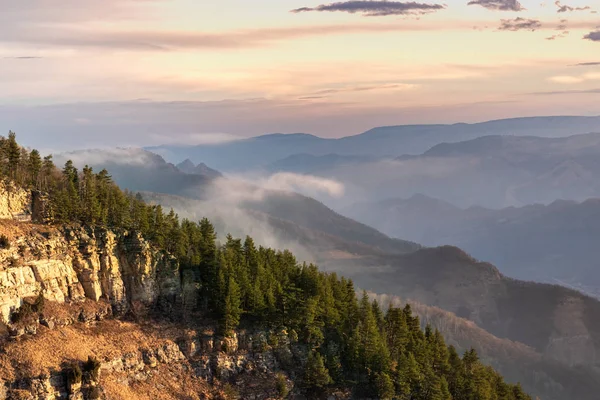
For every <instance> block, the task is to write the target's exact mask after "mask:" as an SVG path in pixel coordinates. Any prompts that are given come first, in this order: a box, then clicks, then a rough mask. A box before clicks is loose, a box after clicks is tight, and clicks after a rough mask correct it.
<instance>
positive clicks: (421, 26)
mask: <svg viewBox="0 0 600 400" xmlns="http://www.w3.org/2000/svg"><path fill="white" fill-rule="evenodd" d="M469 27H470V24H469V23H467V22H462V21H453V22H449V23H447V24H446V25H444V26H440V25H439V24H433V23H432V24H425V23H410V22H406V23H402V24H399V23H389V24H381V23H377V24H375V23H370V24H365V23H360V24H343V25H342V24H331V25H316V26H314V25H313V26H301V27H286V28H268V29H266V28H259V29H245V30H233V31H225V32H218V33H217V32H199V31H178V30H174V31H165V30H162V31H159V30H157V31H153V30H136V31H132V30H112V31H109V30H103V29H91V28H89V29H88V28H81V27H79V28H74V27H68V28H67V27H62V26H61V27H53V28H52V29H47V28H44V27H40V28H36V29H25V30H21V31H11V32H1V31H0V33H2V34H0V43H3V42H4V43H16V44H30V45H35V46H36V47H37V46H51V47H63V48H106V49H111V50H125V51H152V52H165V51H175V50H180V49H238V48H250V47H258V46H265V45H269V44H273V43H279V42H282V41H284V40H287V39H295V38H303V37H310V36H321V35H340V34H357V33H386V32H415V31H432V30H433V31H435V30H447V29H459V30H460V29H469Z"/></svg>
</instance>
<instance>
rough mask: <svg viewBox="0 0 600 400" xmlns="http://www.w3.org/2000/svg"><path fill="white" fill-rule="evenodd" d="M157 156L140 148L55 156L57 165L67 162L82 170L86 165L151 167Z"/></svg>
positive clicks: (88, 151) (83, 151)
mask: <svg viewBox="0 0 600 400" xmlns="http://www.w3.org/2000/svg"><path fill="white" fill-rule="evenodd" d="M154 158H155V155H154V154H152V153H150V152H148V151H145V150H142V149H140V148H134V147H130V148H120V147H109V148H103V149H90V150H77V151H71V152H66V153H59V154H55V155H54V161H55V163H56V164H57V165H62V164H63V163H65V162H66V161H67V160H71V161H73V163H74V164H75V165H76V166H77V167H79V168H81V167H83V166H84V165H104V164H119V165H138V166H141V165H150V164H152V162H153V160H154Z"/></svg>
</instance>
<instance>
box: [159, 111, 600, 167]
mask: <svg viewBox="0 0 600 400" xmlns="http://www.w3.org/2000/svg"><path fill="white" fill-rule="evenodd" d="M590 132H600V117H534V118H515V119H505V120H497V121H489V122H483V123H477V124H453V125H400V126H389V127H380V128H374V129H371V130H369V131H367V132H364V133H362V134H360V135H356V136H348V137H343V138H340V139H324V138H319V137H316V136H313V135H309V134H303V133H297V134H271V135H264V136H258V137H254V138H250V139H244V140H238V141H233V142H227V143H221V144H210V145H200V146H154V147H149V148H148V150H150V151H152V152H155V153H158V154H161V155H163V156H164V157H165V158H166V159H167V160H170V161H173V162H180V161H181V160H184V159H188V158H189V159H190V160H192V161H193V162H196V163H198V162H205V163H207V164H208V165H211V166H212V167H214V168H217V169H218V170H220V171H226V172H230V171H245V170H248V169H264V168H267V167H268V166H269V165H270V164H272V163H275V162H277V161H278V160H281V159H284V158H287V157H289V156H292V155H296V154H308V155H313V156H323V155H327V154H337V155H339V156H347V155H351V156H374V157H394V156H400V155H403V154H413V155H414V154H421V153H423V152H425V151H427V150H428V149H429V148H431V147H433V146H435V145H437V144H439V143H444V142H448V143H451V142H459V141H465V140H470V139H474V138H478V137H481V136H489V135H514V136H540V137H551V138H552V137H562V136H568V135H575V134H581V133H590Z"/></svg>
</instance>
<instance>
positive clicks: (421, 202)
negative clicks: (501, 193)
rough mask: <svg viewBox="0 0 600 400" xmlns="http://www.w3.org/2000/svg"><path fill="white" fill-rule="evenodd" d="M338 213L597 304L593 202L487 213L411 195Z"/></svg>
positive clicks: (597, 228) (599, 211)
mask: <svg viewBox="0 0 600 400" xmlns="http://www.w3.org/2000/svg"><path fill="white" fill-rule="evenodd" d="M344 213H345V214H346V215H349V216H351V217H353V218H357V219H358V220H359V221H362V222H365V223H367V224H369V225H371V226H374V227H376V228H378V229H380V230H381V231H383V232H385V233H387V234H389V235H392V236H396V237H402V238H405V239H408V240H414V241H416V242H419V243H422V244H424V245H427V246H438V245H442V244H451V245H455V246H458V247H460V248H462V249H465V250H466V251H468V252H469V253H470V254H472V255H473V256H474V257H476V258H478V259H482V260H487V261H490V262H492V263H494V264H495V265H497V266H498V267H499V268H500V269H501V271H502V272H503V273H505V274H507V275H509V276H511V277H515V278H519V279H526V280H534V281H538V282H551V283H560V284H563V285H570V286H572V287H575V288H577V289H579V290H584V291H586V292H587V293H590V294H592V295H594V296H598V297H600V273H599V271H598V265H599V263H598V254H597V243H596V242H597V240H596V238H598V237H600V199H589V200H586V201H584V202H581V203H578V202H574V201H564V200H561V201H555V202H553V203H551V204H549V205H541V204H537V205H529V206H525V207H521V208H515V207H509V208H504V209H500V210H492V209H486V208H482V207H470V208H467V209H461V208H458V207H455V206H453V205H451V204H449V203H446V202H444V201H441V200H437V199H432V198H430V197H427V196H423V195H415V196H413V197H411V198H409V199H389V200H385V201H379V202H374V203H361V204H355V205H353V206H351V207H348V208H346V209H345V210H344Z"/></svg>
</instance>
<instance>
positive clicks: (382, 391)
mask: <svg viewBox="0 0 600 400" xmlns="http://www.w3.org/2000/svg"><path fill="white" fill-rule="evenodd" d="M375 392H376V396H377V397H376V398H377V399H381V400H391V399H392V398H393V397H394V395H395V394H396V392H395V390H394V382H392V378H390V376H389V375H388V374H386V373H385V372H382V373H377V374H376V375H375Z"/></svg>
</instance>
